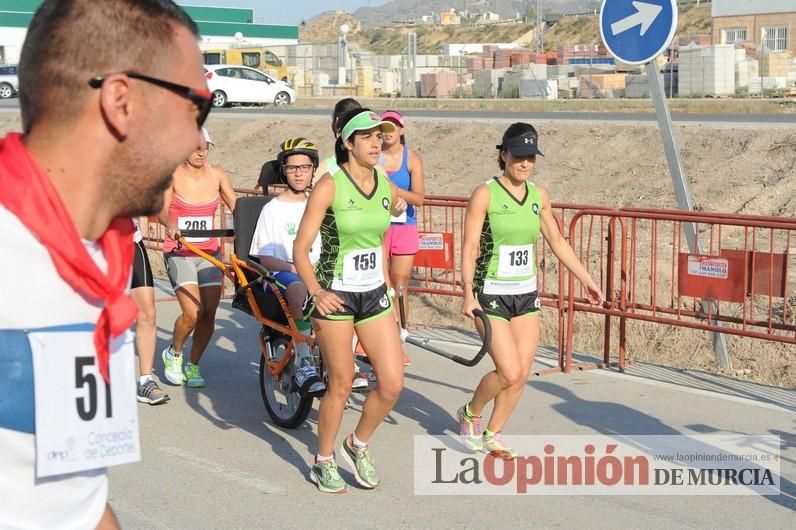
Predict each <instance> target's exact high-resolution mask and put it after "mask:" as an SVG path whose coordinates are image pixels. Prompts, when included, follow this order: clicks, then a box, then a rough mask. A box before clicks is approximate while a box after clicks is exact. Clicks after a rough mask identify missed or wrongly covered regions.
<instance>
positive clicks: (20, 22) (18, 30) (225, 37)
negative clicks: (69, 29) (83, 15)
mask: <svg viewBox="0 0 796 530" xmlns="http://www.w3.org/2000/svg"><path fill="white" fill-rule="evenodd" d="M97 1H101V0H97ZM178 3H179V2H178ZM41 4H42V0H3V2H2V3H0V64H15V63H17V62H19V55H20V53H21V51H22V44H23V42H24V41H25V35H26V33H27V28H28V25H29V24H30V21H31V19H32V18H33V13H34V12H35V11H36V9H38V7H39V6H40V5H41ZM180 5H181V7H182V8H183V9H185V11H186V12H187V13H188V14H189V15H190V16H191V18H193V19H194V20H195V21H196V24H197V25H198V26H199V32H200V34H201V37H202V40H201V42H200V47H201V48H202V49H211V48H225V47H231V46H248V47H255V46H274V45H290V44H298V35H299V32H298V26H284V25H272V24H256V23H255V22H254V20H255V18H254V10H253V9H249V8H233V7H205V6H192V5H183V4H181V3H180Z"/></svg>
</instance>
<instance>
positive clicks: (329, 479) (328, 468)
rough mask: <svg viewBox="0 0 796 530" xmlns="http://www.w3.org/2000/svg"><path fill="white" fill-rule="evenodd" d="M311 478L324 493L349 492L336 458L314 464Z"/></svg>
mask: <svg viewBox="0 0 796 530" xmlns="http://www.w3.org/2000/svg"><path fill="white" fill-rule="evenodd" d="M310 480H311V481H312V482H313V483H315V484H316V485H317V486H318V489H319V490H321V491H322V492H324V493H348V488H347V487H346V483H345V481H344V480H343V477H341V476H340V472H339V471H338V470H337V464H336V463H335V461H334V460H324V461H323V462H318V461H317V459H316V460H315V463H314V464H312V468H311V469H310Z"/></svg>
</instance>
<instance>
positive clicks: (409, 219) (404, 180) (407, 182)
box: [381, 146, 417, 225]
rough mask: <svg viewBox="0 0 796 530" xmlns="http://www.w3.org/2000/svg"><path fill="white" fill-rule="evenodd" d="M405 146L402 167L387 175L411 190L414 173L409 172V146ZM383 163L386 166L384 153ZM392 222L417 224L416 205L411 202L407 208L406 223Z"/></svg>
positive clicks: (391, 180) (391, 179)
mask: <svg viewBox="0 0 796 530" xmlns="http://www.w3.org/2000/svg"><path fill="white" fill-rule="evenodd" d="M403 147H404V157H403V160H401V167H399V168H398V171H395V172H392V171H387V176H388V177H390V182H392V183H393V184H395V185H396V186H398V187H399V188H401V189H402V190H406V191H409V188H410V186H411V185H412V175H410V174H409V148H408V147H407V146H403ZM381 164H382V166H384V155H381ZM392 224H408V225H416V224H417V216H416V215H415V207H414V206H413V205H411V204H410V205H409V207H408V208H407V209H406V223H392Z"/></svg>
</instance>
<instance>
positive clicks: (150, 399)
mask: <svg viewBox="0 0 796 530" xmlns="http://www.w3.org/2000/svg"><path fill="white" fill-rule="evenodd" d="M136 398H137V399H138V402H139V403H149V404H150V405H159V404H161V403H165V402H167V401H168V400H169V399H171V398H169V395H168V394H166V393H165V392H163V391H162V390H161V389H160V387H159V386H158V383H157V381H155V380H154V379H147V381H146V382H145V383H144V384H143V385H142V384H140V383H139V385H138V395H137V396H136Z"/></svg>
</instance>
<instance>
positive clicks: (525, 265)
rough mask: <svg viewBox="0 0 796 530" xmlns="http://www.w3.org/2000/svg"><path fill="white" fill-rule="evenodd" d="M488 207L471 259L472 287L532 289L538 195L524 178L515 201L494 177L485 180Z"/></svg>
mask: <svg viewBox="0 0 796 530" xmlns="http://www.w3.org/2000/svg"><path fill="white" fill-rule="evenodd" d="M486 185H487V188H488V189H489V207H488V209H487V212H486V217H485V218H484V226H483V229H482V230H481V241H480V254H479V256H478V258H477V259H476V261H475V275H474V276H473V290H474V291H475V292H477V293H484V294H496V295H501V294H524V293H531V292H533V291H535V290H536V254H535V253H534V244H535V243H536V240H537V238H538V237H539V233H540V232H541V219H540V215H541V213H542V197H541V195H540V194H539V190H538V189H537V188H536V186H535V185H533V184H531V183H530V182H526V183H525V185H526V193H525V197H524V198H523V199H522V200H520V201H518V200H517V199H516V198H515V197H514V196H513V195H512V194H511V193H510V192H509V191H508V190H507V189H506V188H505V187H504V186H503V184H501V183H500V181H499V180H498V179H497V178H493V179H491V180H489V181H487V182H486Z"/></svg>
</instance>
